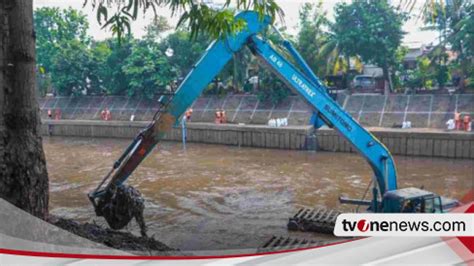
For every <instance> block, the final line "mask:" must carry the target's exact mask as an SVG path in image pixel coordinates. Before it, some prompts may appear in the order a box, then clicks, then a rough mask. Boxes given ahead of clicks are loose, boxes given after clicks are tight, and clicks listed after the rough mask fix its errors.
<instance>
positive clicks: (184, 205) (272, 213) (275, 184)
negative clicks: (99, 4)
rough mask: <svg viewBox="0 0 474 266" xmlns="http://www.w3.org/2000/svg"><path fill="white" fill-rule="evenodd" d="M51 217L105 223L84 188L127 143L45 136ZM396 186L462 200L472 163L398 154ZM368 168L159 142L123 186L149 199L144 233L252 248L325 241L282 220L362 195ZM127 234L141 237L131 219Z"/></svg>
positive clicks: (333, 157)
mask: <svg viewBox="0 0 474 266" xmlns="http://www.w3.org/2000/svg"><path fill="white" fill-rule="evenodd" d="M43 143H44V147H45V153H46V158H47V163H48V172H49V176H50V191H51V195H50V209H51V212H52V213H53V214H56V215H61V216H63V217H66V218H74V219H77V220H79V221H84V222H85V221H88V222H96V223H98V224H104V220H103V219H102V218H98V217H95V215H94V212H93V208H92V206H91V205H90V203H89V201H88V199H87V197H86V194H87V193H88V192H90V191H91V190H93V189H94V188H95V187H96V186H97V184H98V183H99V181H100V180H101V179H102V177H103V175H104V174H105V173H106V172H107V171H108V170H109V169H110V167H111V165H112V164H113V162H114V160H116V159H117V158H118V157H119V155H120V154H121V153H122V151H123V150H124V149H125V147H126V146H127V145H128V144H129V143H130V141H129V140H124V139H84V138H56V137H53V138H47V137H45V138H44V139H43ZM395 161H396V164H397V168H398V174H399V186H400V187H407V186H416V187H420V186H424V187H425V189H427V190H430V191H433V192H436V193H438V194H441V195H444V196H449V197H454V198H461V197H462V196H463V195H464V194H465V193H467V191H468V190H469V189H472V188H473V187H474V161H472V160H450V159H439V158H413V157H396V158H395ZM371 176H372V173H371V170H370V168H369V166H368V164H367V163H366V162H365V161H364V159H363V158H362V157H360V156H358V155H356V154H347V153H330V152H319V153H318V152H316V153H314V152H303V151H286V150H270V149H255V148H238V147H230V146H220V145H205V144H188V145H187V148H186V150H184V149H183V148H182V145H181V144H180V143H171V142H165V143H161V144H160V145H159V148H158V149H155V151H154V152H153V153H152V154H151V155H150V156H149V157H148V158H147V159H146V160H145V161H144V162H143V163H142V164H141V166H139V168H138V169H137V170H136V171H135V173H134V174H133V176H132V177H130V178H129V181H128V182H129V183H130V184H132V185H133V186H135V187H136V188H138V189H139V190H140V191H141V193H142V194H143V195H144V197H145V199H146V208H145V219H146V222H147V225H148V227H149V234H150V235H155V237H156V238H157V239H159V240H160V241H162V242H164V243H166V244H168V245H169V246H171V247H174V248H179V249H181V250H222V249H242V248H255V247H257V246H260V245H261V244H263V243H264V242H265V241H266V240H268V239H269V238H270V237H271V236H272V235H277V236H280V235H282V236H286V235H289V236H293V237H298V238H306V239H317V240H322V239H327V238H328V236H325V235H318V234H312V233H298V232H288V231H287V230H286V223H287V221H288V217H290V216H292V215H293V214H294V213H295V212H296V211H297V209H298V208H299V207H302V206H312V207H315V206H320V205H322V206H328V207H331V208H338V209H342V210H349V209H350V208H353V207H352V206H344V205H340V204H339V203H338V197H339V196H340V195H342V194H344V195H347V196H350V197H354V198H360V197H362V195H363V194H364V191H365V190H366V188H367V186H368V184H369V182H370V179H371ZM127 230H130V231H133V232H135V233H136V234H137V235H138V234H139V233H138V226H137V225H136V223H132V224H131V225H129V226H128V228H127Z"/></svg>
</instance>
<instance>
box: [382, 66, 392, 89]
mask: <svg viewBox="0 0 474 266" xmlns="http://www.w3.org/2000/svg"><path fill="white" fill-rule="evenodd" d="M382 71H383V80H384V95H389V94H390V92H392V90H393V88H392V78H391V77H390V72H389V71H388V67H387V65H384V66H383V67H382Z"/></svg>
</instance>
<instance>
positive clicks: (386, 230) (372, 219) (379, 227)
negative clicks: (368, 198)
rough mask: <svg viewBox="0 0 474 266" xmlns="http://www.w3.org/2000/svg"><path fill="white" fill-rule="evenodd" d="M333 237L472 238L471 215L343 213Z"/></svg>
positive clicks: (472, 221)
mask: <svg viewBox="0 0 474 266" xmlns="http://www.w3.org/2000/svg"><path fill="white" fill-rule="evenodd" d="M334 234H335V235H336V236H474V214H468V213H444V214H413V213H411V214H410V213H406V214H404V213H396V214H395V213H384V214H379V213H346V214H341V215H339V216H338V217H337V220H336V227H335V228H334Z"/></svg>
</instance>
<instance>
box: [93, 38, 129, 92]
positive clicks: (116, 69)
mask: <svg viewBox="0 0 474 266" xmlns="http://www.w3.org/2000/svg"><path fill="white" fill-rule="evenodd" d="M134 44H135V40H134V39H132V38H130V37H127V38H124V39H123V40H122V41H121V43H120V44H119V43H118V41H117V40H114V39H109V40H106V41H102V42H97V43H95V44H94V45H93V48H92V49H93V53H94V54H95V55H96V56H97V61H99V58H101V56H106V57H105V60H100V61H103V62H104V63H100V64H98V65H97V71H98V75H99V76H100V78H101V80H102V82H101V84H102V86H103V87H105V88H106V92H107V94H111V95H125V94H127V91H128V89H129V85H128V84H129V83H130V80H129V79H128V76H126V75H125V73H124V71H123V69H122V66H123V65H124V63H125V60H126V59H127V58H128V57H129V56H130V54H131V53H132V47H133V45H134Z"/></svg>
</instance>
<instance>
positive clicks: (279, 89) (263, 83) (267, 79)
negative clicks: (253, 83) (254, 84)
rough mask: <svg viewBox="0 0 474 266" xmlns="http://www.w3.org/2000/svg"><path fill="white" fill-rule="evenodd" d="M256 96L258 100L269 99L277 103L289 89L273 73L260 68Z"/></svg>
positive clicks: (285, 96)
mask: <svg viewBox="0 0 474 266" xmlns="http://www.w3.org/2000/svg"><path fill="white" fill-rule="evenodd" d="M259 77H260V81H259V86H258V90H257V97H258V99H259V100H260V101H271V102H272V103H273V104H278V103H279V102H281V101H282V100H284V99H286V98H287V97H288V96H289V95H290V92H291V91H290V89H289V88H288V87H287V86H286V85H285V83H283V82H282V81H280V79H279V78H278V77H277V76H275V75H274V74H273V73H271V72H270V71H267V70H261V71H260V73H259Z"/></svg>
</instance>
